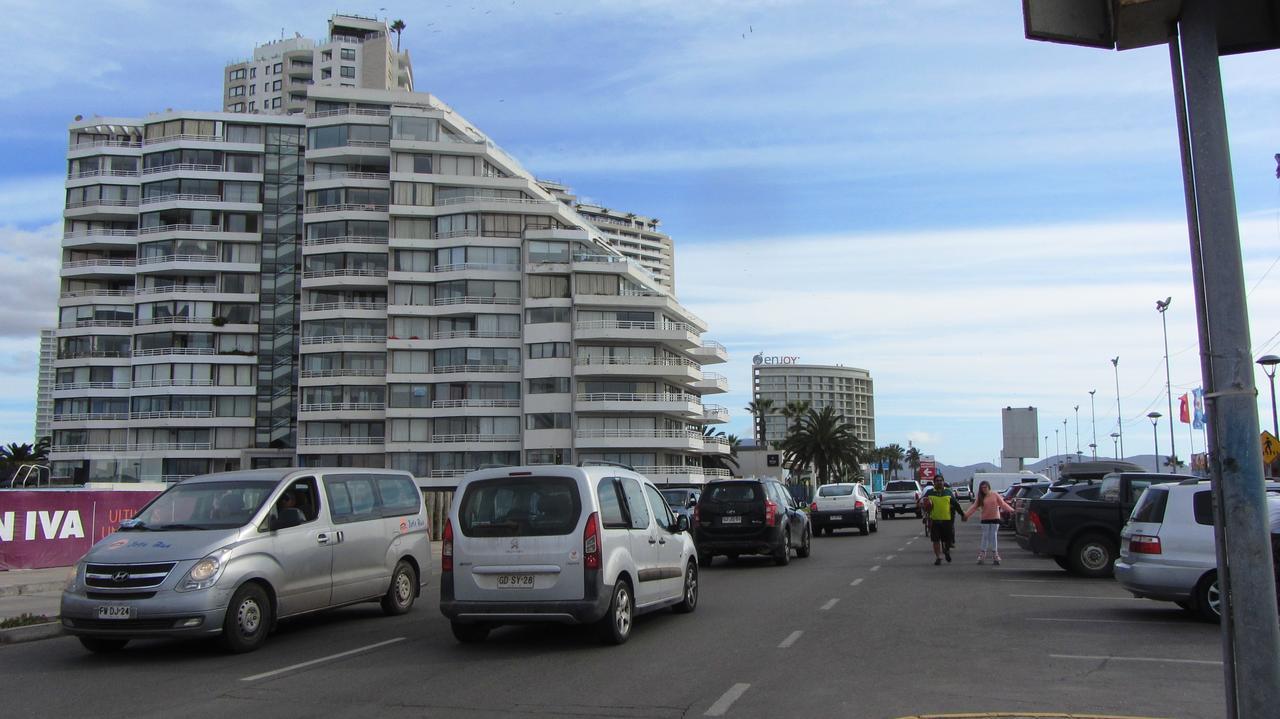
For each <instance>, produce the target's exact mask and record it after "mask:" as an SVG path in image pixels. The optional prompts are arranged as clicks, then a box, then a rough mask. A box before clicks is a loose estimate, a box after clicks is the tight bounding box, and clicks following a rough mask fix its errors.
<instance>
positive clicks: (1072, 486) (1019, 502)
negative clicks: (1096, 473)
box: [1012, 480, 1100, 537]
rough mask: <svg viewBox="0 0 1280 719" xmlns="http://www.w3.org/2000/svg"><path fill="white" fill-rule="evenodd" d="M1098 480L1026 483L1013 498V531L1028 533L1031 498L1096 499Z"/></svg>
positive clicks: (1019, 533) (1022, 533) (1020, 533)
mask: <svg viewBox="0 0 1280 719" xmlns="http://www.w3.org/2000/svg"><path fill="white" fill-rule="evenodd" d="M1099 489H1100V487H1099V486H1098V482H1095V481H1093V480H1084V481H1082V482H1070V483H1067V484H1049V485H1046V484H1026V485H1023V486H1022V488H1021V490H1020V491H1019V492H1018V493H1017V495H1016V496H1015V497H1014V499H1013V521H1012V524H1013V531H1014V533H1015V534H1018V535H1022V536H1024V537H1025V536H1026V535H1027V534H1028V533H1030V531H1031V530H1030V520H1029V519H1028V516H1027V515H1028V514H1029V513H1030V511H1031V500H1033V499H1097V498H1098V490H1099Z"/></svg>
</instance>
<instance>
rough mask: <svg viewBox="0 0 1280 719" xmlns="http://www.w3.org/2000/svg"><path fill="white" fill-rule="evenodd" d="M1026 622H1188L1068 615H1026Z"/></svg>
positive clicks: (1181, 623) (1182, 623) (1183, 623)
mask: <svg viewBox="0 0 1280 719" xmlns="http://www.w3.org/2000/svg"><path fill="white" fill-rule="evenodd" d="M1026 619H1027V621H1028V622H1083V623H1086V624H1180V625H1185V624H1187V623H1188V622H1170V621H1165V620H1160V619H1087V618H1086V619H1072V618H1070V617H1027V618H1026Z"/></svg>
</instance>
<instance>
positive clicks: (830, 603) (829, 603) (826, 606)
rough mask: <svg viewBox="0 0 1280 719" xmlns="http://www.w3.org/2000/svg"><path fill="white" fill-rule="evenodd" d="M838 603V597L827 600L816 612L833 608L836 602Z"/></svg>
mask: <svg viewBox="0 0 1280 719" xmlns="http://www.w3.org/2000/svg"><path fill="white" fill-rule="evenodd" d="M838 601H840V597H836V598H835V599H828V600H827V603H826V604H823V605H822V606H821V607H819V608H818V611H820V612H825V611H827V610H828V609H830V608H832V607H834V606H835V605H836V602H838Z"/></svg>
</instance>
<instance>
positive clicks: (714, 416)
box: [701, 404, 729, 424]
mask: <svg viewBox="0 0 1280 719" xmlns="http://www.w3.org/2000/svg"><path fill="white" fill-rule="evenodd" d="M728 421H729V408H728V407H723V406H721V405H718V404H704V405H702V419H701V422H702V423H703V424H722V423H724V422H728Z"/></svg>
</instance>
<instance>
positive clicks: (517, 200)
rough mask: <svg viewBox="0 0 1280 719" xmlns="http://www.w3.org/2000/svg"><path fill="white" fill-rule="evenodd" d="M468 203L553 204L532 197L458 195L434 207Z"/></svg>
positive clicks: (447, 198) (439, 201) (445, 199)
mask: <svg viewBox="0 0 1280 719" xmlns="http://www.w3.org/2000/svg"><path fill="white" fill-rule="evenodd" d="M468 202H497V203H502V204H508V205H550V204H554V203H553V202H552V201H551V200H538V199H534V198H532V197H491V196H489V195H460V196H458V197H446V198H444V199H443V200H436V207H447V206H449V205H462V204H466V203H468Z"/></svg>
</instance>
